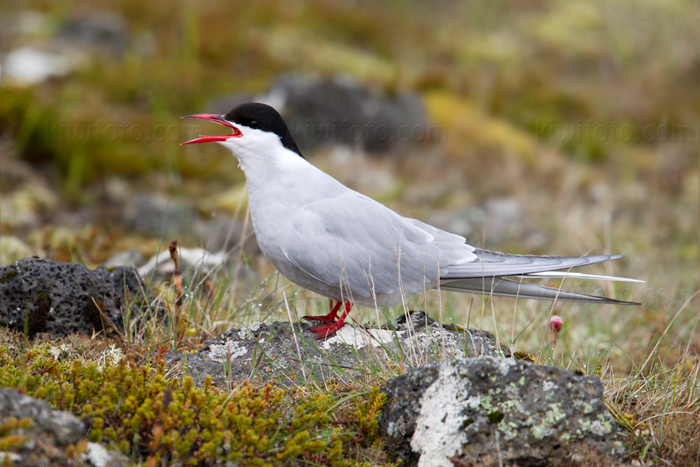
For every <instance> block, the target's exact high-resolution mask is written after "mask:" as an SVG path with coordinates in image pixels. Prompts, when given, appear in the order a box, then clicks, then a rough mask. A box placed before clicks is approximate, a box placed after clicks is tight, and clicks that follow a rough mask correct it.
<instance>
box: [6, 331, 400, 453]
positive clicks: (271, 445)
mask: <svg viewBox="0 0 700 467" xmlns="http://www.w3.org/2000/svg"><path fill="white" fill-rule="evenodd" d="M0 385H2V386H5V387H12V388H19V389H21V390H23V391H25V392H26V393H27V394H28V395H30V396H32V397H35V398H38V399H46V400H47V401H48V402H49V403H50V404H51V405H52V407H53V408H54V409H58V410H65V411H69V412H72V413H73V414H75V415H76V416H78V417H79V418H81V419H82V420H83V421H84V422H85V424H86V426H87V427H88V432H87V438H88V439H89V440H90V441H93V442H100V443H104V444H107V445H111V446H114V447H116V448H117V449H119V450H121V451H122V452H124V453H125V454H127V455H130V456H131V458H132V460H133V461H134V462H139V463H142V462H146V463H149V464H150V463H177V464H181V465H198V464H206V463H218V462H222V463H223V462H229V463H237V464H238V465H241V466H244V465H256V466H258V465H259V466H267V465H279V464H280V463H285V462H288V461H291V460H296V461H310V462H314V463H317V464H324V465H356V459H354V458H353V453H355V452H356V448H353V449H350V446H351V445H352V446H357V445H358V441H360V445H361V446H362V445H371V444H377V443H378V442H379V436H378V422H377V415H378V414H379V412H380V411H381V408H382V407H383V405H384V402H385V400H386V397H385V396H384V395H383V394H381V393H379V391H378V389H374V390H372V391H370V392H368V393H356V394H350V396H348V395H347V394H344V395H343V396H342V397H343V398H345V399H346V400H347V399H348V398H350V399H353V398H357V399H359V403H358V404H357V405H356V410H354V412H353V413H351V414H350V416H349V417H347V419H346V420H344V421H343V424H344V425H345V428H343V429H341V428H340V427H339V426H338V423H337V422H336V421H335V420H334V419H333V413H334V408H335V407H336V406H337V405H338V404H339V402H338V401H339V398H340V397H341V396H339V395H335V393H334V392H331V393H325V392H324V393H315V394H314V393H311V394H309V393H308V391H302V390H297V391H284V390H281V389H278V388H276V387H273V386H271V385H266V386H255V385H253V384H252V383H250V382H244V383H242V384H241V385H240V386H239V387H238V388H237V389H235V390H234V391H232V392H230V393H229V392H222V391H219V390H218V389H217V388H216V387H214V386H213V385H212V382H211V378H207V379H206V381H205V382H204V385H203V386H202V387H197V386H195V384H194V383H193V381H192V379H191V378H189V377H186V378H184V379H182V380H168V379H167V378H166V371H165V365H164V363H163V362H162V361H160V362H159V363H158V364H156V365H153V366H137V365H136V364H134V363H132V362H127V361H126V359H122V361H121V362H120V363H119V364H116V365H115V364H112V363H109V362H108V363H106V364H105V365H103V366H102V367H101V368H100V367H98V366H97V365H96V364H93V363H89V364H84V363H82V362H81V361H80V360H76V361H73V362H66V361H61V360H59V359H56V357H55V356H54V355H53V354H52V353H51V346H50V345H48V344H45V345H39V346H36V347H34V348H32V349H29V350H28V351H26V352H24V353H22V354H19V355H15V356H13V355H11V353H10V351H9V350H8V349H6V348H2V349H0ZM1 433H2V432H0V434H1ZM13 440H14V441H13V442H19V441H21V440H17V439H14V438H13ZM354 455H355V456H356V454H354Z"/></svg>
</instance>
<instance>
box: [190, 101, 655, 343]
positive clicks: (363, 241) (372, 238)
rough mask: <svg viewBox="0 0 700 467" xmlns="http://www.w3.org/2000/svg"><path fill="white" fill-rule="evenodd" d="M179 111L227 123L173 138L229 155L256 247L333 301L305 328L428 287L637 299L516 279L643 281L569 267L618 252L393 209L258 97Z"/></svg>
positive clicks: (328, 329)
mask: <svg viewBox="0 0 700 467" xmlns="http://www.w3.org/2000/svg"><path fill="white" fill-rule="evenodd" d="M182 118H188V119H201V120H206V121H210V122H214V123H217V124H219V125H223V126H225V127H228V128H229V129H230V130H231V134H227V135H219V136H200V137H198V138H195V139H191V140H189V141H185V142H183V143H181V145H190V144H199V143H207V142H216V143H218V144H220V145H222V146H224V147H225V148H227V149H229V150H230V151H231V152H232V153H233V155H234V156H235V157H236V158H237V159H238V162H239V167H240V168H241V169H242V170H243V172H244V174H245V178H246V182H247V188H248V201H249V207H250V216H251V220H252V224H253V229H254V231H255V235H256V238H257V242H258V244H259V246H260V250H261V251H262V253H263V254H264V255H265V257H266V258H267V259H268V260H269V261H270V262H271V263H272V264H274V265H275V267H276V268H277V269H278V270H279V271H280V272H281V273H282V274H283V275H284V276H286V277H287V278H288V279H289V280H291V281H292V282H294V283H296V284H298V285H300V286H301V287H304V288H306V289H309V290H311V291H313V292H316V293H318V294H320V295H323V296H325V297H328V298H330V299H331V301H332V302H331V303H333V301H335V304H334V305H333V306H332V309H331V311H330V313H328V314H327V315H324V316H305V317H304V318H305V319H315V320H318V321H321V322H322V323H324V324H323V325H322V326H319V327H316V328H314V329H312V330H311V331H313V332H314V333H316V336H317V338H318V339H324V338H326V337H329V336H331V335H333V334H334V333H336V332H337V331H338V330H339V329H341V328H342V327H343V325H344V324H345V320H346V318H347V316H348V314H349V313H350V311H351V309H352V308H353V306H354V305H361V306H368V307H377V306H390V305H397V304H400V303H402V301H403V300H404V299H405V298H406V297H409V296H411V295H414V294H419V293H424V292H425V291H426V290H428V289H434V288H439V289H441V290H448V291H457V292H470V293H476V294H488V295H496V296H506V297H518V298H525V299H535V300H550V301H559V302H589V303H598V304H615V305H639V303H635V302H627V301H622V300H616V299H612V298H607V297H598V296H594V295H585V294H581V293H575V292H569V291H564V290H561V289H559V288H552V287H547V286H542V285H537V284H534V283H531V282H524V281H523V279H537V278H543V277H545V278H549V277H575V278H588V279H591V278H595V279H603V280H623V281H632V282H643V281H638V280H636V279H628V278H619V277H610V276H600V275H592V274H582V273H576V272H571V271H570V270H571V269H572V268H578V267H580V266H585V265H590V264H595V263H602V262H605V261H611V260H616V259H619V258H622V257H623V256H624V255H619V254H618V255H596V256H536V255H515V254H506V253H499V252H492V251H488V250H485V249H481V248H476V247H474V246H471V245H469V244H468V243H467V240H466V238H465V237H463V236H461V235H457V234H453V233H450V232H447V231H444V230H441V229H438V228H436V227H433V226H431V225H429V224H426V223H424V222H421V221H420V220H417V219H411V218H407V217H403V216H401V215H400V214H398V213H397V212H395V211H393V210H392V209H390V208H388V207H387V206H385V205H383V204H381V203H379V202H377V201H375V200H373V199H372V198H369V197H368V196H365V195H363V194H361V193H359V192H357V191H354V190H352V189H350V188H348V187H346V186H345V185H343V184H342V183H340V182H339V181H338V180H336V179H335V178H333V177H332V176H330V175H328V174H327V173H325V172H323V171H322V170H320V169H319V168H317V167H315V166H314V165H313V164H311V163H310V162H309V161H308V160H307V159H306V158H305V157H304V156H303V155H302V153H301V151H300V150H299V147H298V146H297V144H296V142H295V141H294V138H293V137H292V134H291V133H290V131H289V128H288V127H287V124H286V123H285V121H284V119H283V118H282V116H281V115H280V114H279V112H277V110H275V109H274V108H273V107H271V106H269V105H267V104H263V103H256V102H251V103H245V104H240V105H237V106H235V107H234V108H233V109H232V110H230V111H229V112H228V113H226V114H224V115H215V114H194V115H187V116H184V117H182ZM513 276H514V278H513ZM509 277H512V278H509ZM514 279H519V280H514ZM343 303H344V304H345V307H344V310H343V312H342V314H340V315H339V314H338V313H339V310H340V306H341V304H343Z"/></svg>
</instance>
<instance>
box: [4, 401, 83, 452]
mask: <svg viewBox="0 0 700 467" xmlns="http://www.w3.org/2000/svg"><path fill="white" fill-rule="evenodd" d="M11 417H13V418H15V419H17V420H21V419H29V420H31V425H30V426H28V427H25V428H17V429H16V430H13V431H12V432H11V433H12V434H15V435H19V436H26V437H27V438H26V441H25V442H24V443H23V444H21V445H20V446H16V448H15V449H12V451H14V452H12V453H11V455H10V456H11V458H12V457H14V459H13V461H14V463H15V464H18V465H68V459H67V458H66V456H65V454H64V452H63V451H64V450H65V448H66V447H68V446H70V445H72V444H75V443H77V442H78V441H80V439H81V438H83V435H84V431H85V426H84V425H83V422H81V421H80V420H79V419H78V418H77V417H76V416H74V415H73V414H71V413H68V412H61V411H58V410H51V408H50V407H49V404H48V403H46V402H45V401H40V400H37V399H33V398H31V397H29V396H25V395H23V394H21V393H19V392H17V391H14V390H12V389H8V388H0V420H2V422H4V423H6V422H7V421H8V419H9V418H11ZM13 455H14V456H13ZM42 459H43V460H45V462H46V463H45V464H42V463H41V462H40V460H42ZM49 462H51V464H49Z"/></svg>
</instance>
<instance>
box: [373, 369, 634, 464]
mask: <svg viewBox="0 0 700 467" xmlns="http://www.w3.org/2000/svg"><path fill="white" fill-rule="evenodd" d="M382 391H383V392H384V393H385V394H387V397H388V399H387V404H386V405H385V407H384V410H383V412H382V414H381V416H380V425H379V426H380V431H381V433H382V436H383V437H384V439H385V440H386V443H387V450H388V452H389V454H390V455H391V456H393V457H397V458H401V459H403V461H404V462H405V463H406V464H405V465H421V466H423V465H426V466H427V465H430V466H452V465H483V466H498V465H518V466H519V467H527V466H533V467H534V466H537V467H539V466H548V465H563V464H565V463H566V462H570V461H575V460H576V456H578V455H579V454H580V453H581V452H585V453H586V455H587V456H588V458H590V456H597V459H599V464H600V465H607V464H610V463H612V462H615V461H619V459H620V457H621V455H622V452H623V449H622V447H621V446H619V445H618V444H617V443H615V442H614V441H613V438H614V434H615V432H616V430H617V428H618V427H617V425H616V424H615V422H614V420H613V418H612V416H611V415H610V413H609V412H608V410H607V408H606V407H605V402H604V400H603V386H602V384H601V382H600V380H599V379H598V378H595V377H592V376H584V375H579V374H576V373H574V372H571V371H566V370H559V369H557V368H553V367H548V366H542V365H536V364H533V363H530V362H525V361H517V360H513V359H504V358H493V357H481V358H466V359H465V358H454V359H451V360H448V361H443V362H442V363H440V364H435V365H429V366H426V367H423V368H419V369H416V370H414V371H410V372H408V373H407V374H405V375H402V376H399V377H396V378H393V379H391V380H389V381H388V382H387V383H386V384H385V385H384V386H382ZM566 465H569V464H566Z"/></svg>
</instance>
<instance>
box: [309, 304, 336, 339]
mask: <svg viewBox="0 0 700 467" xmlns="http://www.w3.org/2000/svg"><path fill="white" fill-rule="evenodd" d="M342 303H343V302H336V304H335V305H334V306H333V309H332V310H331V312H330V313H328V314H327V315H323V316H304V317H303V318H302V319H309V320H311V319H315V320H316V321H323V322H324V323H332V322H334V321H335V320H336V319H337V318H338V310H339V309H340V305H341V304H342ZM333 332H335V331H333Z"/></svg>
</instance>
